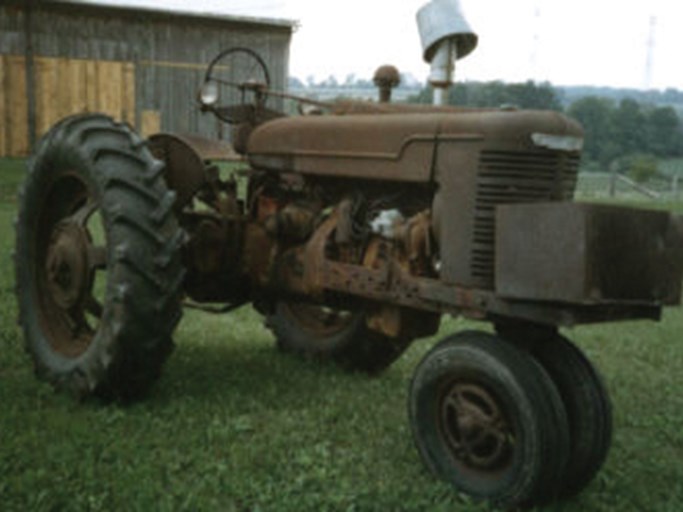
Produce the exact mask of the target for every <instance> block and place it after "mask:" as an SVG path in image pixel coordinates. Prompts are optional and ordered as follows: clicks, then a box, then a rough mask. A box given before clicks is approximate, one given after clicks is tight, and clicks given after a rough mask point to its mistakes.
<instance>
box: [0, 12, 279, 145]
mask: <svg viewBox="0 0 683 512" xmlns="http://www.w3.org/2000/svg"><path fill="white" fill-rule="evenodd" d="M32 27H33V53H34V70H35V71H34V76H35V95H34V96H35V109H36V115H35V126H36V132H37V136H40V135H42V134H43V133H45V131H46V130H47V129H48V128H49V127H50V126H51V125H52V124H53V123H54V122H55V121H56V120H58V119H59V118H61V117H64V116H65V115H68V114H71V113H75V112H86V111H91V112H93V111H101V112H106V113H108V114H110V115H112V116H114V117H116V118H118V119H122V120H125V121H127V122H129V123H130V124H132V125H134V126H135V127H136V128H137V129H138V130H139V131H141V132H142V133H144V134H150V133H153V132H156V131H171V132H191V133H199V134H203V135H206V136H210V137H215V136H217V135H220V134H221V133H225V134H226V135H227V133H228V132H229V130H224V127H221V126H220V123H218V122H217V121H216V119H215V118H214V117H213V116H212V115H210V114H202V113H201V112H200V111H199V109H198V108H197V103H196V97H197V90H198V88H199V86H200V85H201V82H202V80H203V76H204V72H205V70H206V66H207V64H208V62H209V61H210V60H211V59H212V58H213V57H214V56H215V55H216V54H217V53H218V52H219V51H221V50H224V49H227V48H230V47H234V46H241V47H247V48H251V49H253V50H255V51H257V52H258V53H259V54H260V55H261V56H262V57H263V58H264V60H265V61H266V63H267V65H268V68H269V70H270V74H271V80H272V82H273V86H274V87H275V88H278V89H284V88H285V87H286V83H287V75H288V68H287V66H288V61H289V42H290V37H291V29H290V27H288V26H284V27H280V26H269V25H260V24H250V23H240V22H232V21H229V20H204V19H198V18H186V17H182V18H181V17H177V16H166V15H157V14H154V15H152V14H149V13H132V12H130V13H129V12H128V11H119V10H112V9H101V8H100V9H92V8H84V7H70V8H68V9H67V8H64V7H55V6H52V7H49V8H42V9H41V10H39V11H37V12H34V13H33V19H32ZM23 32H24V18H23V11H22V10H21V9H18V8H16V7H3V6H0V156H4V155H10V156H19V155H24V154H26V153H27V151H28V140H29V139H28V121H27V119H28V115H27V112H28V102H27V98H26V81H25V71H24V65H25V64H24V52H25V40H24V35H23ZM274 106H276V107H277V105H274Z"/></svg>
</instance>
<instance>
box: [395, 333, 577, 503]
mask: <svg viewBox="0 0 683 512" xmlns="http://www.w3.org/2000/svg"><path fill="white" fill-rule="evenodd" d="M408 411H409V417H410V423H411V427H412V432H413V438H414V440H415V444H416V446H417V448H418V451H419V453H420V456H421V457H422V460H423V462H424V463H425V465H426V466H427V467H428V468H429V469H430V470H431V471H432V472H433V473H434V474H435V475H436V476H438V477H440V478H442V479H443V480H445V481H447V482H449V483H451V484H452V485H453V486H455V487H456V488H457V489H458V490H460V491H461V492H463V493H466V494H468V495H470V496H471V497H473V498H474V499H476V500H487V501H490V502H491V503H492V504H493V505H495V506H499V507H502V508H515V507H520V506H522V507H527V506H529V507H530V506H534V505H537V504H540V503H543V502H545V501H547V500H548V499H551V498H552V496H553V495H554V494H555V490H556V489H557V486H558V484H559V483H560V478H561V475H562V473H563V471H564V466H565V462H566V460H567V457H568V446H569V442H568V439H569V434H568V427H567V418H566V415H565V412H564V408H563V406H562V402H561V398H560V396H559V393H558V392H557V390H556V389H555V386H554V385H553V383H552V381H551V380H550V378H549V377H548V375H547V374H546V373H545V371H544V370H543V369H542V368H541V366H540V365H539V364H538V363H536V361H535V360H534V359H533V358H531V357H529V356H528V355H527V354H526V353H524V352H522V351H519V350H517V349H516V348H515V347H514V346H512V345H510V344H507V343H505V342H504V341H502V340H501V339H500V338H498V337H496V336H493V335H490V334H486V333H482V332H475V331H468V332H463V333H459V334H456V335H454V336H450V337H448V338H446V339H445V340H443V341H442V342H440V343H439V344H437V345H436V346H435V347H434V348H433V349H432V350H431V351H430V352H429V353H428V354H427V355H426V356H425V357H424V359H423V360H422V361H421V362H420V364H419V365H418V367H417V369H416V371H415V374H414V376H413V379H412V382H411V386H410V398H409V406H408Z"/></svg>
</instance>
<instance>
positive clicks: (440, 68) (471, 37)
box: [417, 0, 478, 105]
mask: <svg viewBox="0 0 683 512" xmlns="http://www.w3.org/2000/svg"><path fill="white" fill-rule="evenodd" d="M417 26H418V30H419V31H420V39H421V41H422V51H423V54H422V57H423V58H424V60H425V62H427V63H430V64H431V71H430V73H429V83H430V84H432V87H433V88H434V105H445V104H446V103H447V101H448V89H449V87H450V86H451V84H452V83H453V74H454V72H455V61H456V60H457V59H462V58H463V57H466V56H467V55H469V54H470V53H471V52H472V50H474V48H475V47H476V46H477V40H478V38H477V34H475V33H474V32H473V31H472V29H471V28H470V26H469V24H468V23H467V20H466V19H465V16H464V15H463V14H462V10H461V9H460V1H459V0H431V1H430V2H429V3H427V4H425V5H423V6H422V7H421V8H420V10H419V11H417Z"/></svg>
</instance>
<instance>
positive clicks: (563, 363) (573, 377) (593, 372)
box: [533, 335, 612, 497]
mask: <svg viewBox="0 0 683 512" xmlns="http://www.w3.org/2000/svg"><path fill="white" fill-rule="evenodd" d="M533 355H534V357H536V359H538V361H539V362H540V363H541V365H542V366H543V368H545V370H546V371H547V372H548V374H549V375H550V377H551V378H552V380H553V382H554V383H555V385H556V386H557V389H558V391H559V392H560V396H561V397H562V401H563V403H564V406H565V409H566V411H567V417H568V420H569V433H570V442H571V455H570V458H569V462H568V463H567V468H566V470H565V474H564V477H563V479H562V480H563V486H562V489H561V490H560V495H561V496H562V497H569V496H573V495H574V494H577V493H578V492H580V491H581V490H582V489H583V488H584V487H585V486H586V485H588V483H589V482H590V481H591V480H592V479H593V477H594V476H595V474H596V473H597V472H598V471H599V470H600V468H601V467H602V465H603V464H604V462H605V460H606V459H607V454H608V452H609V448H610V444H611V441H612V404H611V402H610V399H609V394H608V392H607V388H606V387H605V384H604V382H603V379H602V377H601V376H600V374H599V372H598V370H597V369H596V368H595V367H594V366H593V364H592V363H591V362H590V361H589V359H588V358H587V357H586V356H585V355H584V354H583V353H582V352H581V350H580V349H579V348H578V347H577V346H576V345H574V344H573V343H571V342H570V341H569V340H567V339H566V338H564V337H563V336H560V335H556V336H555V337H554V338H553V339H549V340H546V341H544V342H539V343H537V344H536V346H535V348H534V350H533Z"/></svg>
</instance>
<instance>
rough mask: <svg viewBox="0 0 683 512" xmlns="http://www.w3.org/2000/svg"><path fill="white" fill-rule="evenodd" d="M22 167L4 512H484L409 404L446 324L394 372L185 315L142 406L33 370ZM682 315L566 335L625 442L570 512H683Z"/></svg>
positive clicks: (1, 265)
mask: <svg viewBox="0 0 683 512" xmlns="http://www.w3.org/2000/svg"><path fill="white" fill-rule="evenodd" d="M22 173H23V164H22V163H21V162H14V161H0V230H1V232H0V404H2V405H1V407H2V410H1V412H0V504H1V505H0V507H1V508H2V510H3V511H25V510H32V511H34V510H35V511H43V510H44V511H56V510H60V511H61V510H64V511H71V510H73V511H80V510H92V511H97V510H131V511H135V510H140V511H149V510H159V511H165V510H219V511H272V510H275V511H322V510H329V511H354V510H356V511H366V510H370V511H372V510H415V511H421V510H443V511H445V510H449V511H466V510H478V509H479V508H477V507H475V506H473V505H472V504H470V503H468V502H467V501H465V500H464V499H462V498H461V497H459V496H458V495H457V494H456V493H454V492H453V491H452V490H451V489H450V488H448V487H447V486H445V485H444V484H441V483H439V482H437V481H435V480H434V479H433V478H432V477H431V476H430V475H429V474H428V473H427V471H426V470H425V469H424V468H423V466H422V464H421V462H420V460H419V458H418V455H417V453H416V450H415V449H414V448H413V445H412V441H411V437H410V432H409V427H408V424H407V418H406V412H405V403H406V398H407V387H408V382H409V380H410V376H411V374H412V371H413V369H414V367H415V365H416V364H417V362H418V361H419V359H420V358H421V356H422V355H423V354H424V353H425V352H426V351H427V350H428V348H429V347H430V346H431V345H432V344H433V343H435V341H436V340H437V339H439V338H441V337H443V336H445V335H447V334H449V333H452V332H454V331H457V330H460V329H464V328H472V327H473V325H472V324H471V323H467V322H464V321H462V320H453V319H448V320H445V321H444V322H443V324H442V328H441V332H440V333H439V335H438V336H436V337H434V338H431V339H428V340H422V341H419V342H416V343H415V344H414V345H413V346H412V347H411V348H410V349H409V350H408V352H407V353H406V354H405V355H404V356H403V357H402V358H401V359H400V360H399V361H398V362H397V363H396V364H395V365H394V366H392V367H391V368H390V369H389V370H388V371H387V372H386V373H385V374H383V375H382V376H381V377H379V378H374V379H371V378H367V377H363V376H358V375H349V374H345V373H342V372H341V371H339V370H337V369H336V368H333V367H329V366H317V365H314V364H311V363H306V362H302V361H299V360H298V359H295V358H293V357H288V356H285V355H282V354H279V353H278V352H277V351H276V350H275V349H274V345H273V339H272V337H271V335H270V333H269V332H268V331H267V330H266V329H264V328H263V326H262V322H261V319H260V317H259V316H258V315H257V314H256V313H254V312H253V311H252V310H251V309H249V308H243V309H240V310H238V311H236V312H234V313H232V314H229V315H223V316H210V315H207V314H204V313H200V312H195V311H187V312H186V314H185V316H184V319H183V321H182V322H181V324H180V326H179V329H178V331H177V335H176V342H177V348H176V351H175V353H174V354H173V356H172V357H171V359H170V360H169V362H168V364H167V366H166V367H165V371H164V375H163V377H162V378H161V380H160V382H159V383H158V384H157V385H156V386H155V388H154V389H153V391H152V393H151V395H150V396H149V397H148V398H147V399H146V400H144V401H143V402H141V403H138V404H135V405H132V406H129V407H119V406H106V407H105V406H101V405H98V404H96V403H84V404H79V403H75V402H74V401H73V400H72V399H70V398H69V397H66V396H62V395H58V394H55V393H53V392H52V390H51V389H50V388H49V387H48V386H47V385H45V384H43V383H41V382H38V381H37V380H36V379H35V378H34V377H33V375H32V370H31V364H30V361H29V359H28V357H27V356H26V355H25V354H24V352H23V348H22V343H23V342H22V338H21V335H20V333H19V332H18V329H17V328H16V326H15V318H16V304H15V301H14V296H13V287H14V283H13V275H12V272H13V270H12V265H11V261H10V257H9V255H10V253H11V250H12V245H13V232H12V229H11V225H12V219H13V217H14V215H15V209H16V195H15V193H14V190H15V185H16V184H17V183H18V182H19V181H20V180H21V175H22ZM682 327H683V311H681V309H680V308H679V309H673V310H669V311H667V312H666V314H665V316H664V319H663V321H662V322H661V323H653V322H629V323H625V324H609V325H600V326H593V327H580V328H575V329H573V330H570V331H567V332H566V333H565V334H567V335H568V336H569V337H570V338H572V339H574V340H575V341H577V343H578V344H579V345H580V346H581V347H582V348H583V349H584V350H585V351H586V352H587V354H588V355H589V356H590V358H591V359H592V360H593V361H594V362H595V363H596V364H597V365H598V366H599V367H600V368H601V369H602V371H603V374H604V377H605V379H606V382H607V385H608V387H609V389H610V391H611V394H612V399H613V402H614V412H615V436H614V442H613V446H612V450H611V453H610V456H609V458H608V460H607V463H606V465H605V467H604V469H603V471H601V473H600V474H599V475H598V477H597V478H596V479H595V480H594V481H593V482H592V483H591V484H590V485H589V487H588V488H587V489H586V490H585V491H584V492H583V493H582V494H581V495H579V496H578V497H576V498H574V499H573V500H570V501H568V502H566V503H563V504H560V505H555V506H553V507H549V508H548V510H557V511H579V510H580V511H613V510H619V511H642V510H648V511H662V512H665V511H671V512H673V511H678V510H681V509H683V463H682V461H683V393H681V390H682V389H683V344H681V334H682Z"/></svg>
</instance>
